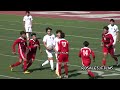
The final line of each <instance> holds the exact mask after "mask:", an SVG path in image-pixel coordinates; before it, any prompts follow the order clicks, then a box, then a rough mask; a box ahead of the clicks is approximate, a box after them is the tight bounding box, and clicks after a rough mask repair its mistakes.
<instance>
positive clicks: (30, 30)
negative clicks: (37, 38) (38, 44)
mask: <svg viewBox="0 0 120 90" xmlns="http://www.w3.org/2000/svg"><path fill="white" fill-rule="evenodd" d="M28 30H29V33H28V34H29V39H30V38H31V34H32V28H31V27H29V28H28Z"/></svg>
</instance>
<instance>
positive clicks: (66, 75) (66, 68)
mask: <svg viewBox="0 0 120 90" xmlns="http://www.w3.org/2000/svg"><path fill="white" fill-rule="evenodd" d="M68 61H69V60H68V55H66V54H65V55H64V57H63V62H64V69H65V76H64V78H68V65H67V63H68Z"/></svg>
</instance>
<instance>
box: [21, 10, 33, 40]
mask: <svg viewBox="0 0 120 90" xmlns="http://www.w3.org/2000/svg"><path fill="white" fill-rule="evenodd" d="M32 20H33V18H32V16H31V15H30V12H29V11H26V15H25V16H24V18H23V24H24V28H25V31H26V36H27V40H29V39H30V34H31V33H32Z"/></svg>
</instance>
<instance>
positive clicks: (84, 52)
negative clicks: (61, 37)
mask: <svg viewBox="0 0 120 90" xmlns="http://www.w3.org/2000/svg"><path fill="white" fill-rule="evenodd" d="M83 45H84V47H83V48H81V50H80V52H79V57H80V58H81V59H82V65H83V66H84V67H89V66H90V64H91V58H90V55H92V58H93V62H95V54H94V52H93V51H92V50H91V49H90V48H89V47H88V46H89V42H87V41H85V42H84V43H83ZM87 72H88V75H89V76H90V77H91V78H94V77H95V75H94V73H93V72H92V71H91V70H89V69H88V70H87Z"/></svg>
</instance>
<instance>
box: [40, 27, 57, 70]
mask: <svg viewBox="0 0 120 90" xmlns="http://www.w3.org/2000/svg"><path fill="white" fill-rule="evenodd" d="M46 33H47V35H45V36H44V38H43V44H44V46H45V48H46V53H47V57H48V60H46V61H45V62H44V63H43V64H42V65H41V67H43V66H44V65H46V64H48V63H49V62H50V66H51V70H52V71H53V70H54V63H53V52H54V51H53V49H52V50H51V49H50V48H49V46H52V47H53V43H54V39H55V35H54V34H52V29H51V28H49V27H48V28H46Z"/></svg>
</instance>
